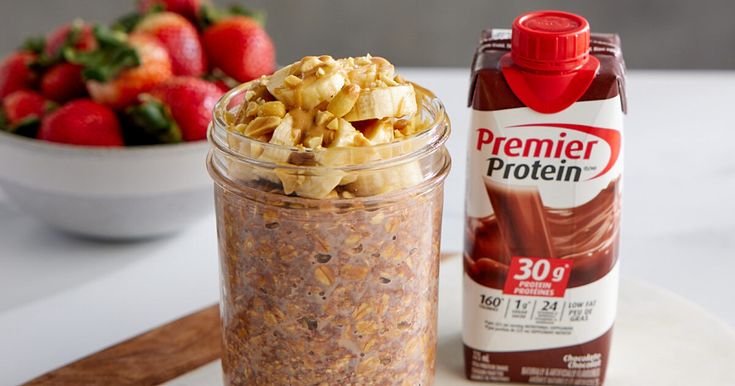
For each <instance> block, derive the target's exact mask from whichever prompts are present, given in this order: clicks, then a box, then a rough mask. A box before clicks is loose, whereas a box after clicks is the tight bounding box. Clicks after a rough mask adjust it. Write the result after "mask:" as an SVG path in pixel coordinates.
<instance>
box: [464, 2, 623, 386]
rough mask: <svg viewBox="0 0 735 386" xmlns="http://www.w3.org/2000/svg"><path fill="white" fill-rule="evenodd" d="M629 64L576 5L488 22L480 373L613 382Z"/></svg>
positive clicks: (475, 245)
mask: <svg viewBox="0 0 735 386" xmlns="http://www.w3.org/2000/svg"><path fill="white" fill-rule="evenodd" d="M624 71H625V65H624V62H623V57H622V54H621V52H620V41H619V38H618V36H617V35H612V34H591V33H590V27H589V24H588V22H587V21H586V20H585V19H584V18H582V17H580V16H577V15H574V14H569V13H565V12H556V11H542V12H531V13H527V14H524V15H521V16H520V17H518V18H517V19H516V20H515V22H514V23H513V29H512V31H508V30H498V29H492V30H486V31H485V32H483V35H482V38H481V40H480V43H479V47H478V48H477V51H476V53H475V57H474V61H473V67H472V82H471V89H470V102H469V104H470V107H471V108H472V124H471V131H470V133H469V145H468V146H469V156H468V157H469V159H468V162H469V165H468V175H467V188H468V189H467V201H466V214H467V219H466V232H465V236H466V239H465V252H464V294H463V298H464V304H463V308H464V312H463V324H464V326H463V333H462V336H463V341H464V354H465V369H466V373H467V377H468V378H469V379H471V380H476V381H493V382H498V381H501V382H502V381H506V382H523V383H536V384H553V385H601V384H603V382H604V379H605V370H606V367H607V362H608V353H609V349H610V338H611V336H612V328H613V324H614V320H615V312H616V304H617V290H618V245H619V242H620V204H621V188H622V181H621V175H622V166H623V116H624V113H625V110H626V106H625V89H624Z"/></svg>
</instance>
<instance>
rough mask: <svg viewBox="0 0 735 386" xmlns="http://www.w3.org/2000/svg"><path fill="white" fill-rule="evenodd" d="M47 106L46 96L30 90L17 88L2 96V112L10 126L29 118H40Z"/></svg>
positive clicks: (19, 123)
mask: <svg viewBox="0 0 735 386" xmlns="http://www.w3.org/2000/svg"><path fill="white" fill-rule="evenodd" d="M47 107H48V102H47V101H46V98H44V97H43V95H41V94H39V93H37V92H35V91H31V90H18V91H16V92H14V93H12V94H10V95H8V96H6V97H5V98H3V112H4V113H5V119H6V120H7V123H8V124H9V125H10V126H11V127H13V126H18V125H21V124H23V123H24V121H28V120H31V119H41V117H43V115H44V113H45V112H46V109H47Z"/></svg>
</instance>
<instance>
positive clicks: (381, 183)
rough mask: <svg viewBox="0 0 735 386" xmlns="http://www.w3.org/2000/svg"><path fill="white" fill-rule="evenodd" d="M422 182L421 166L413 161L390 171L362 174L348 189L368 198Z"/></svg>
mask: <svg viewBox="0 0 735 386" xmlns="http://www.w3.org/2000/svg"><path fill="white" fill-rule="evenodd" d="M421 181H423V172H422V171H421V165H420V164H419V163H418V162H417V161H413V162H410V163H407V164H403V165H400V166H396V167H393V168H390V169H388V170H383V171H377V172H371V173H365V174H362V175H360V176H358V177H357V179H356V180H355V182H352V183H351V184H348V185H347V186H346V188H347V190H348V191H350V192H352V193H353V194H355V195H356V196H360V197H367V196H374V195H378V194H385V193H389V192H392V191H395V190H398V189H402V188H407V187H411V186H415V185H418V184H420V183H421Z"/></svg>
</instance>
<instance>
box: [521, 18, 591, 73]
mask: <svg viewBox="0 0 735 386" xmlns="http://www.w3.org/2000/svg"><path fill="white" fill-rule="evenodd" d="M510 52H511V58H512V59H513V62H514V63H515V64H517V65H518V66H520V67H523V68H527V69H531V70H537V71H572V70H576V69H579V68H580V67H582V66H583V65H584V64H585V63H587V60H588V59H589V52H590V24H589V23H588V22H587V20H585V18H583V17H582V16H578V15H575V14H573V13H568V12H561V11H537V12H529V13H525V14H523V15H521V16H518V17H517V18H516V20H515V21H514V22H513V35H512V39H511V51H510Z"/></svg>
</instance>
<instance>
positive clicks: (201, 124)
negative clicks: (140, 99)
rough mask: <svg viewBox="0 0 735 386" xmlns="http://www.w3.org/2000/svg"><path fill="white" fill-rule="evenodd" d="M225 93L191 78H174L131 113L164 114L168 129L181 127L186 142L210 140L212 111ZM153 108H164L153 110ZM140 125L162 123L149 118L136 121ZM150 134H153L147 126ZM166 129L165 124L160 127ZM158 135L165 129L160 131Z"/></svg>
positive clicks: (210, 84) (153, 92)
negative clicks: (142, 123) (209, 131)
mask: <svg viewBox="0 0 735 386" xmlns="http://www.w3.org/2000/svg"><path fill="white" fill-rule="evenodd" d="M223 94H224V92H223V91H222V90H221V89H220V88H219V87H217V86H216V85H215V84H213V83H210V82H207V81H206V80H203V79H199V78H192V77H175V78H171V79H170V80H168V81H167V82H165V83H162V84H160V85H158V86H157V87H156V88H154V89H153V90H152V91H151V92H150V97H149V98H148V100H147V101H145V102H144V103H143V105H142V106H139V107H137V108H135V109H134V110H133V111H132V114H134V115H139V114H140V113H145V114H148V113H149V112H151V111H153V112H155V113H158V112H159V111H164V113H163V115H164V116H165V117H164V120H168V121H169V122H170V124H169V125H168V126H169V127H178V129H179V131H180V133H181V137H182V138H183V140H184V141H199V140H203V139H205V138H206V137H207V127H208V126H209V122H210V121H211V118H212V110H213V109H214V105H215V104H216V103H217V101H218V100H219V99H220V98H221V97H222V95H223ZM151 105H153V106H155V105H161V107H162V108H158V109H150V107H151ZM136 121H137V122H146V121H147V122H149V123H150V122H156V123H157V122H160V121H161V119H156V120H151V119H150V117H145V118H144V119H136ZM145 126H149V127H148V131H153V130H152V129H153V127H150V126H151V125H150V124H146V125H145ZM158 126H163V125H160V124H159V125H158ZM157 131H158V132H161V131H162V130H160V129H158V130H157Z"/></svg>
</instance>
